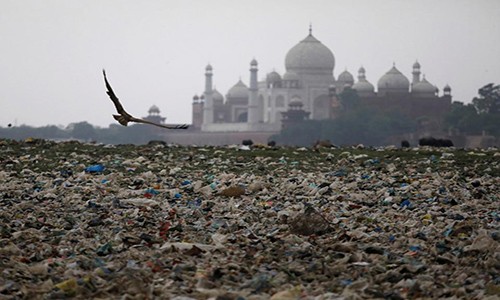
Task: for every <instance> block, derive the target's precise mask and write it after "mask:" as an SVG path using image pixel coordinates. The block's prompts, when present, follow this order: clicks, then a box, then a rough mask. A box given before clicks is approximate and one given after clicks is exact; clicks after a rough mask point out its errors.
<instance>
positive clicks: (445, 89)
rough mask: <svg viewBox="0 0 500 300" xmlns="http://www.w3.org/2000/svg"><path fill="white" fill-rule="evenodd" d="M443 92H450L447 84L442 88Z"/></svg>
mask: <svg viewBox="0 0 500 300" xmlns="http://www.w3.org/2000/svg"><path fill="white" fill-rule="evenodd" d="M443 91H444V92H451V87H450V86H449V85H448V84H446V85H445V86H444V89H443Z"/></svg>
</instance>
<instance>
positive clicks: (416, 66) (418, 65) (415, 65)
mask: <svg viewBox="0 0 500 300" xmlns="http://www.w3.org/2000/svg"><path fill="white" fill-rule="evenodd" d="M413 68H414V69H420V63H419V62H418V61H415V63H414V64H413Z"/></svg>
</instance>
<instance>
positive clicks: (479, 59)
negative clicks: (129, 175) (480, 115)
mask: <svg viewBox="0 0 500 300" xmlns="http://www.w3.org/2000/svg"><path fill="white" fill-rule="evenodd" d="M499 16H500V1H499V0H474V1H473V0H470V1H463V0H439V1H436V0H418V1H416V0H415V1H412V0H405V1H401V0H394V1H390V0H377V1H374V0H359V1H355V0H354V1H352V0H351V1H335V0H323V1H322V0H304V1H302V0H300V1H299V0H272V1H271V0H253V1H235V0H227V1H226V0H210V1H208V0H200V1H195V0H178V1H177V0H157V1H156V0H147V1H127V0H86V1H80V0H78V1H77V0H44V1H38V0H37V1H35V0H33V1H29V0H26V1H23V0H0V46H1V47H0V49H1V51H0V126H1V127H6V126H7V124H8V123H12V124H17V125H21V124H26V125H32V126H42V125H47V124H53V125H64V126H66V125H68V124H69V123H71V122H80V121H88V122H89V123H91V124H94V125H98V126H103V127H107V126H108V125H109V124H110V123H114V120H113V119H112V117H111V114H112V113H114V107H113V106H112V103H111V102H110V100H109V99H108V98H107V95H106V94H105V89H104V83H103V78H102V74H101V71H102V69H103V68H105V69H106V71H107V74H108V79H109V80H110V83H111V85H112V86H113V88H114V90H115V92H116V94H117V95H118V97H119V98H120V100H121V101H122V103H123V105H124V106H125V108H126V109H127V110H128V111H129V112H130V113H132V114H133V115H136V116H138V117H142V116H146V115H147V110H148V109H149V107H150V106H151V105H153V104H155V105H157V106H158V107H159V108H160V110H161V114H162V115H163V116H164V117H167V122H172V123H190V122H191V102H192V97H193V96H194V95H195V94H198V95H199V94H201V93H202V92H203V88H204V71H205V66H206V65H207V64H208V63H210V64H211V65H212V66H213V68H214V84H215V86H216V88H217V90H219V91H220V92H221V93H222V94H224V95H225V94H226V92H227V90H228V89H229V88H231V87H232V86H233V85H234V84H235V83H236V82H237V81H238V79H239V78H240V77H241V79H242V80H243V81H244V82H245V83H246V84H248V80H249V72H248V69H249V63H250V61H251V60H252V58H255V59H257V61H258V62H259V79H263V78H265V75H266V73H268V72H270V71H273V70H276V71H277V72H279V73H281V74H283V72H284V71H285V67H284V60H285V55H286V53H287V51H288V50H289V49H290V48H292V47H293V46H294V45H296V44H297V43H298V42H299V41H301V40H302V39H304V38H305V37H306V36H307V34H308V28H309V24H310V23H312V26H313V35H314V36H315V37H316V38H317V39H319V40H320V41H321V42H322V43H323V44H324V45H326V46H327V47H328V48H330V49H331V50H332V52H333V53H334V56H335V60H336V66H335V69H334V76H335V78H337V76H338V74H339V73H341V72H342V71H344V70H345V69H346V68H347V70H349V71H350V72H351V73H352V74H353V75H354V76H356V75H357V70H358V68H359V67H360V66H361V65H363V66H364V67H365V69H366V71H367V79H368V80H369V81H370V82H371V83H372V84H374V85H375V86H376V83H377V81H378V79H379V78H380V77H381V76H382V75H383V74H385V73H386V72H387V71H388V70H389V69H390V68H391V67H392V64H393V62H395V63H396V67H397V68H398V69H399V70H400V71H401V72H403V74H405V75H406V76H407V77H408V78H409V79H410V80H411V70H412V69H411V67H412V64H413V63H414V62H415V60H418V61H419V62H420V64H421V66H422V73H423V74H425V75H426V78H427V80H429V81H430V82H431V83H432V84H435V85H437V86H438V87H439V88H440V90H441V91H442V89H443V87H444V85H446V84H447V83H448V84H449V85H450V86H451V88H452V95H453V97H454V99H455V100H459V101H462V102H470V101H471V99H472V98H473V97H474V96H476V95H477V90H478V89H479V88H480V87H482V86H483V85H485V84H487V83H490V82H494V83H496V84H500V18H499Z"/></svg>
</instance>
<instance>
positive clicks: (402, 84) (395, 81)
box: [377, 66, 410, 92]
mask: <svg viewBox="0 0 500 300" xmlns="http://www.w3.org/2000/svg"><path fill="white" fill-rule="evenodd" d="M377 86H378V89H379V91H380V90H393V91H398V92H403V91H404V92H408V90H409V88H410V81H409V80H408V78H406V76H404V75H403V73H401V72H400V71H399V70H398V69H396V67H395V66H393V67H392V68H391V69H390V70H389V71H388V72H387V73H385V74H384V75H383V76H382V77H380V79H379V80H378V83H377Z"/></svg>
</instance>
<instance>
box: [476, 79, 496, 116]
mask: <svg viewBox="0 0 500 300" xmlns="http://www.w3.org/2000/svg"><path fill="white" fill-rule="evenodd" d="M478 94H479V97H474V99H472V104H473V105H474V107H475V108H476V111H477V112H478V114H498V113H500V85H494V84H493V83H489V84H487V85H485V86H483V87H482V88H480V89H479V90H478Z"/></svg>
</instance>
